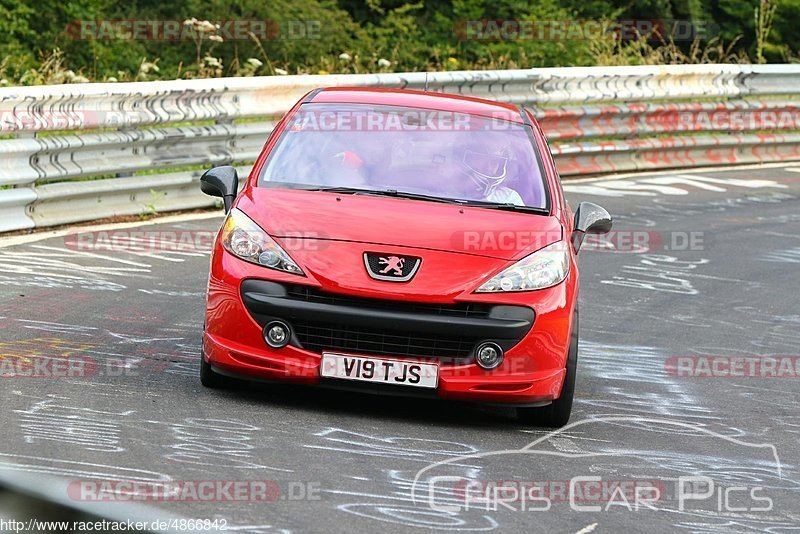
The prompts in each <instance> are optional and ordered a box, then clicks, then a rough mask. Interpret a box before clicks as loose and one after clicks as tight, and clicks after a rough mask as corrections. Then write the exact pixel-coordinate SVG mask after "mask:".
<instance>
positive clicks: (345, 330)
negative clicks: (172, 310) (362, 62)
mask: <svg viewBox="0 0 800 534" xmlns="http://www.w3.org/2000/svg"><path fill="white" fill-rule="evenodd" d="M201 187H202V190H203V191H204V192H205V193H207V194H209V195H212V196H217V197H221V198H222V199H223V201H224V206H225V210H226V212H227V213H228V218H227V220H226V221H225V223H224V225H223V227H222V229H221V230H220V232H219V234H218V236H217V239H216V242H215V245H214V250H213V256H212V260H211V273H210V277H209V282H208V301H207V311H206V323H205V332H204V336H203V359H202V364H201V381H202V383H203V384H204V385H206V386H209V387H217V386H222V385H224V384H225V383H227V382H228V380H229V378H230V377H236V378H247V379H257V380H266V381H284V382H294V383H298V384H310V385H320V386H332V387H344V388H348V389H351V388H352V389H358V390H362V391H369V392H373V393H392V394H401V395H421V396H431V397H438V398H442V399H457V400H464V401H477V402H482V403H494V404H503V405H508V406H514V407H516V408H517V413H518V416H519V418H520V420H522V421H523V422H525V423H529V424H532V425H545V426H561V425H564V424H566V422H567V421H568V419H569V415H570V411H571V407H572V399H573V392H574V387H575V371H576V364H577V347H578V306H577V295H578V266H577V261H576V255H577V253H578V250H579V248H580V246H581V243H582V241H583V237H584V235H585V234H586V233H587V232H607V231H609V230H610V228H611V217H610V216H609V214H608V212H607V211H605V210H604V209H603V208H601V207H600V206H597V205H594V204H590V203H586V202H584V203H582V204H581V205H580V206H578V208H577V210H576V211H575V213H574V214H573V212H572V211H571V209H570V207H569V206H568V205H567V202H566V200H565V198H564V194H563V192H562V190H561V186H560V181H559V177H558V174H557V172H556V168H555V166H554V163H553V159H552V157H551V155H550V152H549V149H548V147H547V143H546V141H545V138H544V135H543V134H542V131H541V129H540V128H539V126H538V124H537V123H536V121H535V119H534V118H533V116H532V115H531V114H530V113H529V112H527V111H526V110H524V109H522V108H520V107H517V106H514V105H510V104H502V103H498V102H491V101H487V100H481V99H477V98H467V97H463V96H454V95H444V94H434V93H427V92H418V91H405V90H385V89H366V88H329V89H322V90H315V91H312V92H311V93H309V94H308V95H306V96H305V97H304V98H303V99H301V101H300V102H298V103H297V104H296V105H295V106H294V107H293V108H292V109H291V110H290V111H289V113H287V114H286V116H285V117H283V119H282V120H281V121H280V122H279V123H278V125H277V126H276V128H275V130H274V131H273V133H272V135H271V136H270V137H269V139H268V140H267V143H266V145H265V146H264V149H263V150H262V152H261V154H260V156H259V157H258V160H257V161H256V162H255V165H254V167H253V170H252V172H251V173H250V177H249V178H248V180H247V182H246V183H245V184H244V187H243V188H242V190H241V191H239V188H238V178H237V175H236V171H235V170H234V169H233V167H227V166H226V167H218V168H215V169H212V170H209V171H208V172H206V173H205V174H204V175H203V177H202V179H201Z"/></svg>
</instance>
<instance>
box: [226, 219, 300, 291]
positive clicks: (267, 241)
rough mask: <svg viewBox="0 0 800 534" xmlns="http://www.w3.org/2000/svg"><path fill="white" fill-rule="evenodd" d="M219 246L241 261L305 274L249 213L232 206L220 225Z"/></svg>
mask: <svg viewBox="0 0 800 534" xmlns="http://www.w3.org/2000/svg"><path fill="white" fill-rule="evenodd" d="M220 239H221V240H222V246H223V247H225V250H227V251H228V252H230V253H231V254H233V255H234V256H236V257H237V258H241V259H243V260H244V261H249V262H250V263H255V264H256V265H261V266H263V267H269V268H270V269H276V270H278V271H284V272H287V273H292V274H299V275H301V276H305V273H304V272H303V270H302V269H301V268H300V267H298V265H297V264H296V263H295V262H294V260H293V259H292V258H290V257H289V255H288V254H287V253H286V251H284V250H283V249H282V248H281V247H280V245H278V243H276V242H275V240H274V239H272V238H271V237H270V236H269V235H268V234H267V233H266V232H265V231H264V230H262V229H261V228H260V227H259V226H258V225H257V224H256V223H254V222H253V221H252V220H251V219H250V217H248V216H247V215H245V214H244V213H243V212H242V211H239V210H238V209H232V210H231V212H230V214H228V218H227V219H225V224H224V225H223V227H222V235H221V236H220Z"/></svg>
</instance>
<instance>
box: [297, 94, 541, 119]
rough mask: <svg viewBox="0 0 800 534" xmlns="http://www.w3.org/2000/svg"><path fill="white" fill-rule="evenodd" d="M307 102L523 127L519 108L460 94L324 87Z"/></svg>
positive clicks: (310, 96)
mask: <svg viewBox="0 0 800 534" xmlns="http://www.w3.org/2000/svg"><path fill="white" fill-rule="evenodd" d="M306 102H313V103H315V104H318V103H338V104H368V105H384V106H404V107H411V108H422V109H432V110H440V111H450V112H454V113H467V114H470V115H479V116H483V117H491V118H498V119H503V120H507V121H511V122H518V123H520V124H524V123H525V120H524V119H523V117H522V113H521V111H520V108H519V107H517V106H515V105H513V104H506V103H503V102H495V101H492V100H485V99H483V98H474V97H470V96H463V95H453V94H447V93H431V92H427V91H412V90H410V89H384V88H377V87H325V88H323V89H321V90H319V91H318V92H316V93H312V94H311V95H309V98H308V99H307V100H306Z"/></svg>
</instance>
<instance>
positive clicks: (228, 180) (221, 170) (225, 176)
mask: <svg viewBox="0 0 800 534" xmlns="http://www.w3.org/2000/svg"><path fill="white" fill-rule="evenodd" d="M200 190H201V191H202V192H203V193H205V194H206V195H209V196H212V197H222V202H223V203H224V204H225V213H228V212H229V211H230V210H231V206H232V205H233V200H234V199H235V198H236V193H238V192H239V175H238V174H237V173H236V169H234V168H233V167H231V166H230V165H225V166H224V167H214V168H213V169H210V170H207V171H206V172H205V173H203V176H201V177H200Z"/></svg>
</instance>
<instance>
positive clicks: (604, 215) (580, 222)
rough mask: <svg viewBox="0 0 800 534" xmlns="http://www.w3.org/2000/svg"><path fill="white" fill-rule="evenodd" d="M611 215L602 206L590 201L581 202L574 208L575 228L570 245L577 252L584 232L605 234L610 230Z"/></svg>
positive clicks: (584, 234)
mask: <svg viewBox="0 0 800 534" xmlns="http://www.w3.org/2000/svg"><path fill="white" fill-rule="evenodd" d="M612 224H613V223H612V220H611V215H609V213H608V212H607V211H606V209H605V208H603V207H602V206H598V205H597V204H593V203H592V202H581V203H580V204H579V205H578V209H577V210H575V229H574V231H573V232H572V246H573V247H575V252H576V253H577V252H578V251H579V250H580V249H581V245H582V244H583V238H584V237H586V234H605V233H608V232H610V231H611V226H612Z"/></svg>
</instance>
